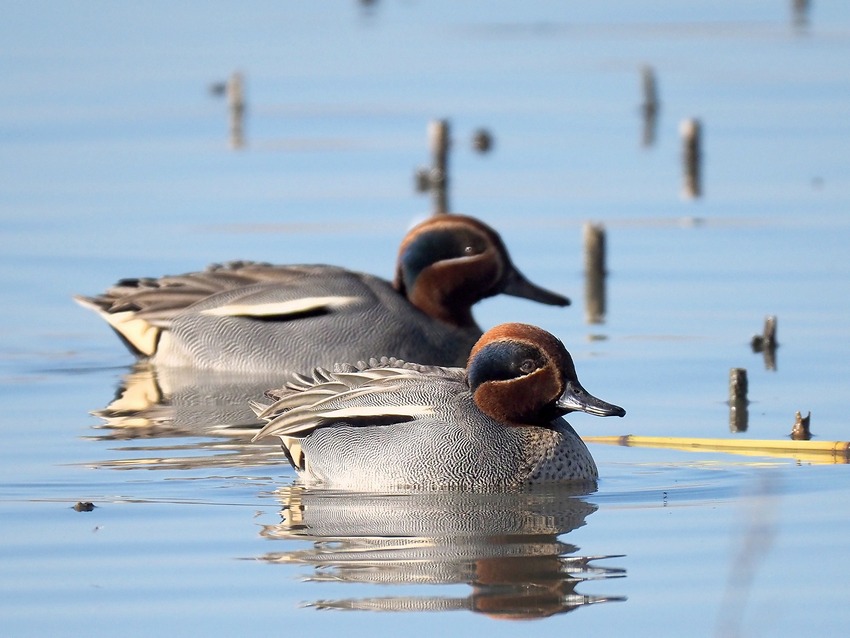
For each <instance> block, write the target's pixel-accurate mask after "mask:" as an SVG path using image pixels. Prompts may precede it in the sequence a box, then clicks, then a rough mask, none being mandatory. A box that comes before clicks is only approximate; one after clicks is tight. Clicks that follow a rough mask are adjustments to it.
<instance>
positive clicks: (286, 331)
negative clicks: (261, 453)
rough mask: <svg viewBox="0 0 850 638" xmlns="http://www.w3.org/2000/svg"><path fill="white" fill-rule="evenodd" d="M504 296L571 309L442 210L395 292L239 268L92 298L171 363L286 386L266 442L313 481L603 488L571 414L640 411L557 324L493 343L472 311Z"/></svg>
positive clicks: (127, 333) (409, 255) (121, 329)
mask: <svg viewBox="0 0 850 638" xmlns="http://www.w3.org/2000/svg"><path fill="white" fill-rule="evenodd" d="M500 293H504V294H508V295H513V296H517V297H524V298H527V299H531V300H534V301H538V302H541V303H544V304H549V305H558V306H565V305H568V304H569V300H568V299H567V298H565V297H563V296H561V295H558V294H556V293H553V292H550V291H548V290H545V289H543V288H540V287H539V286H536V285H535V284H533V283H531V282H530V281H529V280H528V279H526V278H525V277H524V276H523V275H522V274H521V273H520V271H519V270H518V269H517V268H516V267H515V266H514V265H513V263H512V262H511V259H510V256H509V255H508V252H507V249H506V248H505V245H504V243H503V242H502V240H501V238H500V237H499V235H498V234H497V233H496V231H494V230H493V229H492V228H490V227H489V226H487V225H486V224H484V223H482V222H480V221H478V220H476V219H474V218H471V217H466V216H460V215H439V216H436V217H432V218H430V219H428V220H427V221H425V222H423V223H421V224H419V225H417V226H415V227H414V228H413V229H412V230H411V231H410V232H409V233H408V234H407V235H406V237H405V238H404V240H403V241H402V243H401V247H400V249H399V254H398V260H397V265H396V272H395V278H394V281H393V282H389V281H385V280H383V279H380V278H378V277H374V276H371V275H367V274H362V273H356V272H351V271H348V270H345V269H342V268H337V267H333V266H324V265H314V266H274V265H270V264H259V263H254V262H233V263H230V264H225V265H214V266H210V267H209V268H208V269H207V270H205V271H203V272H197V273H190V274H186V275H180V276H169V277H163V278H160V279H126V280H122V281H119V282H118V283H117V284H116V285H115V286H114V287H112V288H111V289H109V290H107V291H106V292H105V293H104V294H102V295H100V296H97V297H77V301H79V302H80V303H81V304H83V305H84V306H87V307H90V308H92V309H94V310H95V311H97V312H98V313H99V314H100V315H101V316H102V317H103V318H104V319H105V320H106V321H107V322H108V323H109V324H110V326H112V328H113V329H114V330H115V331H116V332H117V333H118V335H119V336H120V337H121V339H122V340H123V341H124V342H125V344H126V345H127V346H128V347H129V349H130V350H131V351H132V352H134V353H135V354H136V355H138V356H140V357H146V358H149V359H150V360H151V361H152V362H153V363H155V364H157V365H162V366H184V367H192V368H199V369H208V370H223V371H229V372H246V373H259V372H269V371H273V372H280V373H281V374H282V375H287V376H288V377H289V381H288V382H287V383H286V385H285V386H284V387H283V388H281V389H277V390H270V391H269V392H268V393H267V395H268V397H269V398H271V399H272V400H273V401H274V402H273V403H271V404H270V405H263V404H260V403H254V404H253V407H254V409H255V411H256V412H257V414H258V416H259V417H260V418H262V419H263V420H265V421H267V423H266V425H265V427H264V428H263V429H262V430H261V431H260V432H259V433H258V434H257V436H256V437H255V439H258V438H262V437H266V436H277V437H279V438H280V440H281V441H282V443H283V449H284V451H285V452H286V455H287V457H288V459H289V461H290V463H291V464H292V465H293V467H294V468H295V469H296V470H297V471H298V472H299V474H300V475H301V477H302V479H303V480H304V481H306V482H308V483H319V484H322V485H326V486H330V487H334V488H340V489H359V490H376V489H392V488H413V489H473V490H478V489H492V488H511V487H518V486H523V485H528V484H534V483H541V482H552V481H582V480H585V481H593V480H595V479H596V478H597V469H596V464H595V463H594V461H593V458H592V457H591V455H590V453H589V452H588V450H587V447H586V446H585V445H584V443H583V442H582V440H581V439H580V438H579V436H578V435H577V434H576V432H575V431H574V430H573V428H572V427H571V426H570V425H569V424H568V423H567V422H566V421H565V420H564V419H563V415H565V414H567V413H568V412H572V411H583V412H587V413H589V414H594V415H597V416H623V415H624V414H625V411H624V410H623V409H622V408H620V407H618V406H616V405H612V404H609V403H606V402H604V401H602V400H600V399H597V398H596V397H594V396H592V395H591V394H589V393H588V392H587V391H586V390H585V389H584V388H583V387H582V386H581V384H580V383H579V381H578V377H577V376H576V371H575V366H574V365H573V361H572V358H571V357H570V354H569V353H568V352H567V350H566V348H565V347H564V345H563V344H562V343H561V342H560V341H559V340H558V339H557V338H555V337H554V336H552V335H551V334H549V333H548V332H546V331H545V330H542V329H540V328H537V327H535V326H531V325H527V324H521V323H508V324H503V325H500V326H497V327H495V328H493V329H491V330H488V331H487V332H486V333H484V334H483V335H482V334H481V329H480V328H479V327H478V326H477V325H476V323H475V321H474V319H473V317H472V312H471V309H472V306H473V305H474V304H475V303H477V302H478V301H480V300H482V299H484V298H487V297H491V296H494V295H497V294H500ZM384 355H386V356H384ZM375 357H382V358H375ZM464 364H465V365H466V368H465V369H464V368H462V367H459V366H463V365H464ZM306 370H313V372H312V373H310V374H306V375H305V374H301V373H302V372H303V371H306Z"/></svg>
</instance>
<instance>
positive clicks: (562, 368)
mask: <svg viewBox="0 0 850 638" xmlns="http://www.w3.org/2000/svg"><path fill="white" fill-rule="evenodd" d="M268 396H269V397H271V398H272V399H274V402H273V403H271V404H268V405H261V404H254V409H255V411H256V412H257V415H258V417H259V418H261V419H264V420H265V421H267V423H266V425H265V427H264V428H263V429H262V430H261V431H260V432H259V433H258V434H257V436H256V437H255V440H256V439H260V438H263V437H267V436H277V437H279V438H280V439H281V441H282V443H283V447H284V450H285V452H286V454H287V456H288V458H289V460H290V462H291V463H292V465H293V466H294V467H295V469H296V470H297V471H298V473H299V475H300V477H301V479H302V481H304V482H305V483H307V484H321V485H324V486H329V487H333V488H337V489H353V490H367V491H374V490H380V489H393V488H408V489H461V490H467V489H470V490H487V489H494V488H495V489H505V488H514V487H520V486H524V485H530V484H536V483H549V482H556V481H594V480H595V479H596V478H597V476H598V473H597V469H596V464H595V463H594V461H593V458H592V457H591V455H590V452H589V451H588V449H587V447H586V446H585V444H584V442H583V441H582V440H581V439H580V438H579V436H578V434H576V432H575V430H573V428H572V426H570V424H569V423H567V421H566V420H565V419H564V418H563V416H564V415H565V414H567V413H569V412H575V411H582V412H586V413H588V414H592V415H595V416H624V415H625V410H623V408H621V407H618V406H616V405H612V404H610V403H606V402H605V401H602V400H601V399H598V398H596V397H594V396H593V395H591V394H590V393H588V392H587V391H586V390H585V389H584V388H583V387H582V385H581V383H579V380H578V377H577V375H576V371H575V366H574V364H573V361H572V357H571V356H570V354H569V352H567V349H566V348H565V347H564V345H563V344H562V343H561V341H559V340H558V339H557V338H555V337H554V336H553V335H551V334H550V333H548V332H546V331H545V330H542V329H540V328H537V327H535V326H531V325H527V324H520V323H509V324H503V325H500V326H497V327H495V328H493V329H491V330H489V331H488V332H486V333H485V334H484V335H483V336H482V337H481V338H480V339H479V341H478V342H477V343H476V344H475V346H474V347H473V348H472V351H471V353H470V356H469V361H468V364H467V367H466V369H463V368H443V367H438V366H423V365H418V364H412V363H405V362H403V361H399V360H397V359H380V360H377V359H373V360H371V361H370V363H369V364H358V365H338V366H336V367H335V369H334V371H333V372H330V371H327V370H324V369H316V370H314V372H313V373H312V374H311V375H296V376H295V377H294V378H293V380H292V381H290V382H289V383H288V384H287V385H286V387H284V388H282V389H280V390H273V391H270V392H269V393H268Z"/></svg>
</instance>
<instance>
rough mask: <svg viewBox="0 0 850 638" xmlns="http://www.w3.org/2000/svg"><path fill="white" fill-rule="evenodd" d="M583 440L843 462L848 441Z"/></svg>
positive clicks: (849, 452) (848, 450) (849, 447)
mask: <svg viewBox="0 0 850 638" xmlns="http://www.w3.org/2000/svg"><path fill="white" fill-rule="evenodd" d="M582 438H583V439H584V441H585V442H587V443H603V444H607V445H623V446H626V447H659V448H674V449H677V450H686V451H687V450H691V451H696V450H703V451H714V452H730V453H732V454H747V455H756V456H758V455H762V456H782V457H794V458H801V459H803V458H805V460H809V461H814V462H821V463H823V462H832V463H847V462H848V459H850V442H848V441H790V440H789V441H785V440H781V439H780V440H764V439H762V440H757V439H700V438H691V437H678V436H638V435H634V434H626V435H624V436H585V437H582Z"/></svg>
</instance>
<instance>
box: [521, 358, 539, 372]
mask: <svg viewBox="0 0 850 638" xmlns="http://www.w3.org/2000/svg"><path fill="white" fill-rule="evenodd" d="M535 370H537V362H536V361H534V360H533V359H526V360H524V361H523V362H522V363H521V364H519V371H520V372H522V373H523V374H531V373H532V372H534V371H535Z"/></svg>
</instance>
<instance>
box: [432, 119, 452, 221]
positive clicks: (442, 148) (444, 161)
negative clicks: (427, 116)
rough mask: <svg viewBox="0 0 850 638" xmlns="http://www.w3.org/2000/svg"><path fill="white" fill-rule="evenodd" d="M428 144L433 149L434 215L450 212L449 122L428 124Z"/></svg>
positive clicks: (437, 121)
mask: <svg viewBox="0 0 850 638" xmlns="http://www.w3.org/2000/svg"><path fill="white" fill-rule="evenodd" d="M428 142H429V146H430V147H431V174H430V177H431V181H430V187H431V195H432V196H433V199H434V213H448V212H449V196H448V189H449V144H450V139H449V122H448V120H432V121H431V122H430V123H429V124H428Z"/></svg>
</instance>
